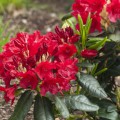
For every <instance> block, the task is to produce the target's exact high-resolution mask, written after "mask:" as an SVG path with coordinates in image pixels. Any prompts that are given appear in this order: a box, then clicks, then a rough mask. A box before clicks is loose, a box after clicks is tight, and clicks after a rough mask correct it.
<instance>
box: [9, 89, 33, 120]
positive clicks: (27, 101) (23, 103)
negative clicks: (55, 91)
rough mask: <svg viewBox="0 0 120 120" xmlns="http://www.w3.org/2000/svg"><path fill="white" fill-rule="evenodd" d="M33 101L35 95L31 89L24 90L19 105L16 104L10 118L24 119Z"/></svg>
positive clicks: (15, 119) (10, 119)
mask: <svg viewBox="0 0 120 120" xmlns="http://www.w3.org/2000/svg"><path fill="white" fill-rule="evenodd" d="M32 101H33V95H32V92H31V91H26V92H24V93H23V94H22V95H21V97H20V99H19V100H18V103H17V105H16V106H15V109H14V112H13V114H12V116H11V117H10V118H9V120H24V118H25V116H26V115H27V113H28V111H29V109H30V107H31V105H32Z"/></svg>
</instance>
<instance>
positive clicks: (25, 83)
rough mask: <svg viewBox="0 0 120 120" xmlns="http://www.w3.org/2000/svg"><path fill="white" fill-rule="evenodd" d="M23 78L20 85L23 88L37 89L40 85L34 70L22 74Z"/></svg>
mask: <svg viewBox="0 0 120 120" xmlns="http://www.w3.org/2000/svg"><path fill="white" fill-rule="evenodd" d="M22 77H23V78H22V79H21V80H20V86H21V87H22V88H25V89H26V88H29V87H30V88H31V89H33V90H34V89H35V88H36V87H37V85H38V79H37V75H36V74H35V73H34V72H33V71H27V72H26V73H24V74H23V75H22Z"/></svg>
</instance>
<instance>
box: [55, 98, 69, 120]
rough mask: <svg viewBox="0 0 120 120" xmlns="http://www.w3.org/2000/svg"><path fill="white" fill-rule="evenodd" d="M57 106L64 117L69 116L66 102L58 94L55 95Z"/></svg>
mask: <svg viewBox="0 0 120 120" xmlns="http://www.w3.org/2000/svg"><path fill="white" fill-rule="evenodd" d="M55 106H56V108H57V110H58V111H59V112H60V114H61V115H62V117H63V118H69V111H68V109H67V107H66V105H65V103H64V102H63V101H62V100H61V99H60V98H59V97H57V96H55Z"/></svg>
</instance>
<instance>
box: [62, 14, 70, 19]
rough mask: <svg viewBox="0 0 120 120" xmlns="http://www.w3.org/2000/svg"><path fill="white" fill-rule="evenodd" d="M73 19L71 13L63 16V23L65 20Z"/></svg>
mask: <svg viewBox="0 0 120 120" xmlns="http://www.w3.org/2000/svg"><path fill="white" fill-rule="evenodd" d="M71 17H72V15H71V13H68V14H66V15H65V16H63V18H62V21H65V20H67V19H69V18H71Z"/></svg>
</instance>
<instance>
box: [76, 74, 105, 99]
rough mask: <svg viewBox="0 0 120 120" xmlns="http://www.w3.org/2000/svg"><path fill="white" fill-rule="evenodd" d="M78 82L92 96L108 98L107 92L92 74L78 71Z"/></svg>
mask: <svg viewBox="0 0 120 120" xmlns="http://www.w3.org/2000/svg"><path fill="white" fill-rule="evenodd" d="M77 78H78V83H79V84H80V85H81V86H82V87H83V88H84V89H85V90H86V91H87V92H88V93H89V94H91V95H92V96H95V97H98V98H107V94H106V93H105V91H104V90H103V88H102V87H101V86H100V84H99V83H98V81H97V80H96V79H95V78H94V77H93V76H91V75H88V74H81V75H80V73H77Z"/></svg>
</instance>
